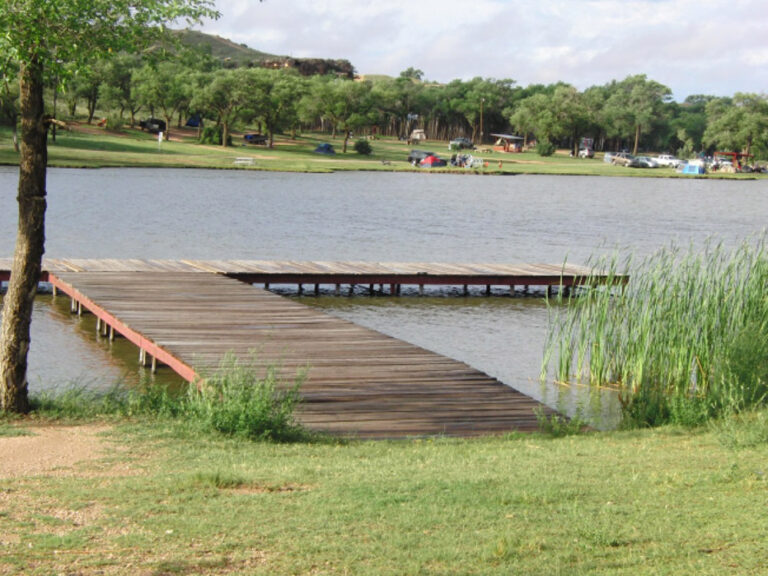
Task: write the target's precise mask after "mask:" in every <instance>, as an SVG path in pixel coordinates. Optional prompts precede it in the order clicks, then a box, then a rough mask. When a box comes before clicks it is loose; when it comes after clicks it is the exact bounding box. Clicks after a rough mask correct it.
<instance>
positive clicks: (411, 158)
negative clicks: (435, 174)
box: [408, 150, 434, 164]
mask: <svg viewBox="0 0 768 576" xmlns="http://www.w3.org/2000/svg"><path fill="white" fill-rule="evenodd" d="M433 154H434V152H426V151H425V150H411V153H410V154H408V162H410V163H411V164H418V163H419V162H421V161H422V160H424V158H426V157H427V156H432V155H433Z"/></svg>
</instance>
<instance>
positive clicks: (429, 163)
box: [419, 154, 448, 168]
mask: <svg viewBox="0 0 768 576" xmlns="http://www.w3.org/2000/svg"><path fill="white" fill-rule="evenodd" d="M419 166H420V167H422V168H442V167H443V166H448V162H446V161H445V160H443V159H442V158H438V157H437V156H435V155H434V154H431V155H429V156H427V157H426V158H424V159H423V160H422V161H421V162H419Z"/></svg>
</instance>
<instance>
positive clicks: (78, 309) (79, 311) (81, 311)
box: [77, 302, 83, 316]
mask: <svg viewBox="0 0 768 576" xmlns="http://www.w3.org/2000/svg"><path fill="white" fill-rule="evenodd" d="M77 315H78V316H82V315H83V305H82V304H81V303H80V302H78V303H77Z"/></svg>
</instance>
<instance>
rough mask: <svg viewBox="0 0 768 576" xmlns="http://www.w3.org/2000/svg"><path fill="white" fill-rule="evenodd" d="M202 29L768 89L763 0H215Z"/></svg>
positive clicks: (377, 60) (299, 46) (702, 85)
mask: <svg viewBox="0 0 768 576" xmlns="http://www.w3.org/2000/svg"><path fill="white" fill-rule="evenodd" d="M216 7H217V9H218V10H219V11H220V12H221V14H222V17H221V18H220V19H219V20H217V21H206V22H205V23H204V24H203V25H202V26H198V27H197V29H199V30H202V31H203V32H206V33H209V34H216V35H219V36H221V37H224V38H227V39H229V40H232V41H234V42H237V43H244V44H247V45H248V46H249V47H251V48H254V49H257V50H261V51H264V52H269V53H272V54H278V55H285V56H292V57H296V58H331V59H346V60H349V61H350V62H351V63H352V65H353V66H354V67H355V69H356V71H357V72H358V73H359V74H363V75H364V74H387V75H390V76H398V75H399V74H400V72H402V71H403V70H405V69H407V68H409V67H413V68H416V69H419V70H421V71H423V73H424V78H425V79H427V80H432V81H436V82H450V81H451V80H455V79H462V80H468V79H470V78H474V77H476V76H481V77H484V78H496V79H512V80H514V81H515V82H516V83H517V85H518V86H522V87H525V86H528V85H530V84H539V83H541V84H549V83H552V82H559V81H563V82H567V83H570V84H572V85H574V86H576V87H577V88H578V89H579V90H584V89H586V88H588V87H590V86H594V85H603V84H606V83H608V82H610V81H611V80H622V79H624V78H626V77H627V76H630V75H634V74H645V75H646V76H648V78H649V79H651V80H655V81H657V82H660V83H662V84H664V85H665V86H667V87H669V88H670V89H671V90H672V93H673V96H674V99H675V100H677V101H683V100H684V99H685V98H686V97H687V96H689V95H692V94H709V95H714V96H732V95H734V94H735V93H736V92H754V93H766V92H768V3H765V0H730V1H729V2H724V1H722V0H718V1H713V0H578V1H574V0H538V1H536V0H378V1H374V2H372V1H368V0H333V1H331V0H264V2H259V1H258V0H216Z"/></svg>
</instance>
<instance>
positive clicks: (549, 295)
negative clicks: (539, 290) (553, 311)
mask: <svg viewBox="0 0 768 576" xmlns="http://www.w3.org/2000/svg"><path fill="white" fill-rule="evenodd" d="M554 289H555V288H554V286H552V284H550V285H549V286H547V298H552V292H553V291H554Z"/></svg>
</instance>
